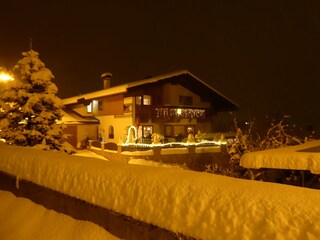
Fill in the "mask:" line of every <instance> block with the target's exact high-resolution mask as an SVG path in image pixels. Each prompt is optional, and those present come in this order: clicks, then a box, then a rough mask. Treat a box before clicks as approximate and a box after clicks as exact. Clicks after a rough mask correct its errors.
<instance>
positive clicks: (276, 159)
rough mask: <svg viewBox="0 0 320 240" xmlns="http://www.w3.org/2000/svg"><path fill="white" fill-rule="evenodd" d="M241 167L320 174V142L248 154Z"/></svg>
mask: <svg viewBox="0 0 320 240" xmlns="http://www.w3.org/2000/svg"><path fill="white" fill-rule="evenodd" d="M240 165H241V166H242V167H245V168H255V169H258V168H278V169H292V170H310V171H311V173H314V174H320V140H314V141H310V142H307V143H304V144H301V145H296V146H290V147H283V148H277V149H271V150H265V151H257V152H251V153H246V154H244V155H243V156H242V158H241V161H240Z"/></svg>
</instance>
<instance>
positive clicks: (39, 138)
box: [0, 50, 66, 150]
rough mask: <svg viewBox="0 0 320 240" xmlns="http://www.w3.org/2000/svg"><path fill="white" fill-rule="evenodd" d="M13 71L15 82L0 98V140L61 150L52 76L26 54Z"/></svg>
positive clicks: (32, 55)
mask: <svg viewBox="0 0 320 240" xmlns="http://www.w3.org/2000/svg"><path fill="white" fill-rule="evenodd" d="M22 55H23V58H22V59H21V60H20V61H18V63H17V65H16V66H15V67H14V70H13V73H14V78H15V80H14V81H12V82H10V83H8V84H9V85H8V86H7V87H6V88H4V89H2V91H1V94H0V129H1V131H0V137H1V138H3V139H5V140H6V142H7V143H8V144H14V145H20V146H38V145H40V144H41V145H42V146H43V148H44V149H57V150H61V149H62V143H63V142H64V141H65V139H66V138H65V135H64V134H63V128H64V126H63V124H62V123H61V121H60V120H61V118H62V101H61V99H59V98H58V97H57V96H56V93H57V92H58V88H57V86H56V85H55V84H54V83H53V82H52V79H53V78H54V76H53V74H52V72H51V71H50V70H49V69H48V68H46V67H45V64H44V63H43V62H42V61H41V60H40V59H39V53H37V52H35V51H33V50H30V51H28V52H23V53H22Z"/></svg>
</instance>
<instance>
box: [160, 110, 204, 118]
mask: <svg viewBox="0 0 320 240" xmlns="http://www.w3.org/2000/svg"><path fill="white" fill-rule="evenodd" d="M156 116H157V118H170V117H182V118H199V119H204V118H205V117H206V110H204V109H193V108H156Z"/></svg>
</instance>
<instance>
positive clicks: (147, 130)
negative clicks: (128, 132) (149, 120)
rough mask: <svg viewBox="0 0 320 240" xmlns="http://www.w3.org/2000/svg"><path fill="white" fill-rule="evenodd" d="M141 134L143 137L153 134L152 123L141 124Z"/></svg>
mask: <svg viewBox="0 0 320 240" xmlns="http://www.w3.org/2000/svg"><path fill="white" fill-rule="evenodd" d="M142 134H143V137H144V138H151V135H152V134H153V126H152V125H148V126H147V125H146V126H143V127H142Z"/></svg>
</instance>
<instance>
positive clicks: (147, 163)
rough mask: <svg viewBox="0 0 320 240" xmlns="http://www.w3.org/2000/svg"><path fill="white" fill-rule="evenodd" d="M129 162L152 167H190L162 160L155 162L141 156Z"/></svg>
mask: <svg viewBox="0 0 320 240" xmlns="http://www.w3.org/2000/svg"><path fill="white" fill-rule="evenodd" d="M128 163H129V164H136V165H145V166H151V167H165V168H180V169H188V167H187V166H184V165H181V164H165V163H161V162H155V161H151V160H145V159H140V158H132V159H130V160H129V161H128Z"/></svg>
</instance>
